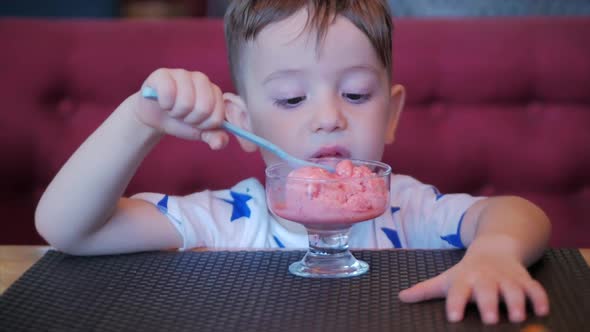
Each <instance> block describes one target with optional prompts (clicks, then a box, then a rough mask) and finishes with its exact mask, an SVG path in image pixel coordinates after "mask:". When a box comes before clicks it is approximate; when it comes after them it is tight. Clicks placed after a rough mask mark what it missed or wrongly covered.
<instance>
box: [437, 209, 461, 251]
mask: <svg viewBox="0 0 590 332" xmlns="http://www.w3.org/2000/svg"><path fill="white" fill-rule="evenodd" d="M465 213H467V211H465V212H463V214H462V215H461V219H459V225H457V233H455V234H449V235H445V236H441V237H440V238H441V239H443V240H445V241H447V242H448V243H449V244H450V245H452V246H453V247H457V248H460V249H465V245H464V244H463V241H461V224H462V223H463V217H465Z"/></svg>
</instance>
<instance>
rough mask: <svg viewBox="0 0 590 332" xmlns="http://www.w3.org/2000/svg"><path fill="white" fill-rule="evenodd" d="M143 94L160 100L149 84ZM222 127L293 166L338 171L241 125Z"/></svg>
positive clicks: (225, 125) (227, 124)
mask: <svg viewBox="0 0 590 332" xmlns="http://www.w3.org/2000/svg"><path fill="white" fill-rule="evenodd" d="M141 96H142V97H144V98H146V99H151V100H158V93H157V92H156V90H154V89H153V88H151V87H149V86H146V87H144V88H143V89H142V90H141ZM221 127H223V129H225V130H227V131H229V132H230V133H232V134H234V135H236V136H239V137H241V138H243V139H245V140H248V141H250V142H252V143H254V144H256V145H258V146H259V147H261V148H263V149H266V150H268V151H269V152H271V153H274V154H275V155H276V156H277V157H279V158H281V159H283V160H285V161H286V162H287V163H289V164H290V165H291V166H293V167H304V166H311V167H319V168H323V169H325V170H327V171H329V172H331V173H334V172H336V169H335V168H334V167H332V166H329V165H322V164H318V163H313V162H310V161H307V160H303V159H299V158H297V157H294V156H292V155H290V154H288V153H287V152H285V151H284V150H283V149H281V148H279V147H278V146H276V145H275V144H273V143H271V142H270V141H268V140H266V139H264V138H262V137H260V136H257V135H255V134H253V133H251V132H249V131H246V130H244V129H242V128H240V127H237V126H235V125H233V124H231V123H229V122H227V121H223V123H222V124H221Z"/></svg>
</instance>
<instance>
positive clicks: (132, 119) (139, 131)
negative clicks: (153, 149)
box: [119, 93, 164, 141]
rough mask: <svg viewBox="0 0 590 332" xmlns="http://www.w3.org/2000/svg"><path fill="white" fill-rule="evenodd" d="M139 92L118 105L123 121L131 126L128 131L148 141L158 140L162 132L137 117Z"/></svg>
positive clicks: (162, 134)
mask: <svg viewBox="0 0 590 332" xmlns="http://www.w3.org/2000/svg"><path fill="white" fill-rule="evenodd" d="M138 98H141V97H140V96H139V94H137V93H136V94H134V95H131V96H130V97H129V98H127V99H126V100H125V101H124V102H123V103H122V104H121V105H120V106H119V111H120V112H121V113H123V117H124V119H125V122H126V123H127V124H128V125H129V126H130V127H131V128H130V132H131V133H134V134H135V135H137V137H138V138H143V139H145V140H148V141H152V140H159V139H160V138H162V137H163V136H164V133H163V132H162V131H160V130H158V129H156V128H154V127H152V126H149V125H147V124H146V123H144V122H143V121H141V119H140V118H139V117H138V115H137V112H138V108H139V107H140V106H139V100H138Z"/></svg>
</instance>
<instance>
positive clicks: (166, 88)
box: [135, 69, 229, 149]
mask: <svg viewBox="0 0 590 332" xmlns="http://www.w3.org/2000/svg"><path fill="white" fill-rule="evenodd" d="M146 86H149V87H150V88H152V89H154V90H155V91H156V92H157V94H158V100H157V101H154V100H148V99H145V98H143V97H142V96H141V91H140V92H138V93H136V95H135V97H136V98H138V104H137V105H138V107H137V108H136V110H137V117H138V118H139V120H140V121H141V122H143V123H144V124H146V125H148V126H149V127H152V128H154V129H156V130H157V131H159V132H162V133H166V134H169V135H173V136H176V137H180V138H184V139H189V140H202V141H204V142H206V143H207V144H209V146H210V147H211V148H212V149H220V148H222V147H224V146H225V145H226V144H227V142H228V141H229V136H228V134H227V133H226V132H225V131H223V130H222V129H220V126H221V124H222V122H223V120H224V119H225V110H224V103H223V96H222V92H221V89H220V88H219V87H218V86H217V85H215V84H213V83H211V81H209V78H208V77H207V76H206V75H204V74H203V73H200V72H190V71H186V70H183V69H158V70H156V71H154V72H153V73H152V74H150V76H149V77H148V78H147V79H146V81H145V82H144V84H143V87H146Z"/></svg>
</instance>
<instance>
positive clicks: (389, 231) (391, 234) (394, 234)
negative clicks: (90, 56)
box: [381, 206, 402, 248]
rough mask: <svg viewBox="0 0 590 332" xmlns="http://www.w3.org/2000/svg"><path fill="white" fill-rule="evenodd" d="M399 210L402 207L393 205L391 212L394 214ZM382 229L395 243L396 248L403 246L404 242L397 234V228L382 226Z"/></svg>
mask: <svg viewBox="0 0 590 332" xmlns="http://www.w3.org/2000/svg"><path fill="white" fill-rule="evenodd" d="M399 210H400V208H399V207H398V206H392V207H391V214H392V215H393V214H394V213H396V212H397V211H399ZM381 230H382V231H383V233H385V235H386V236H387V238H388V239H389V241H391V244H393V247H394V248H401V247H402V243H401V241H400V240H399V235H398V234H397V231H396V230H394V229H391V228H387V227H381Z"/></svg>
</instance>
